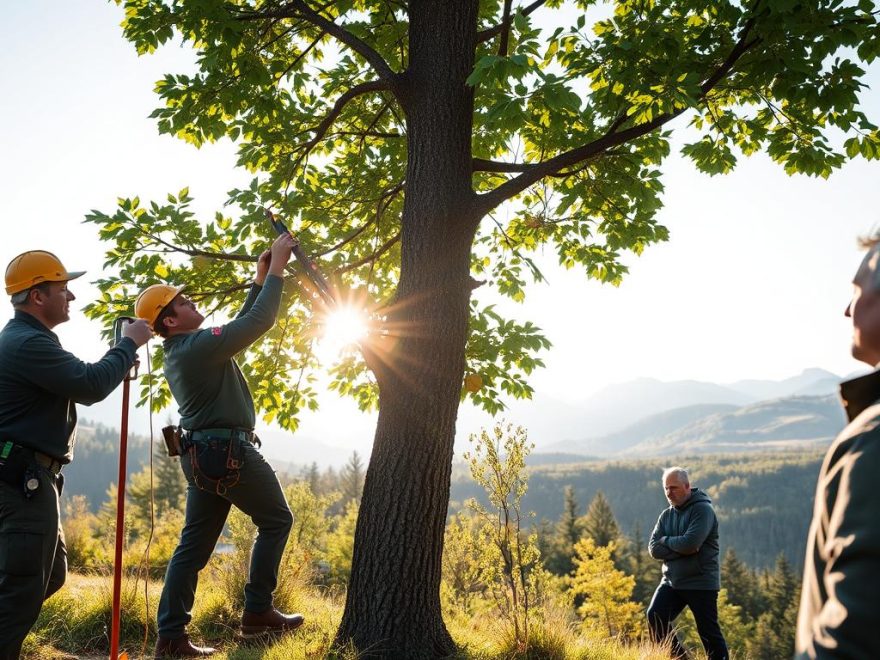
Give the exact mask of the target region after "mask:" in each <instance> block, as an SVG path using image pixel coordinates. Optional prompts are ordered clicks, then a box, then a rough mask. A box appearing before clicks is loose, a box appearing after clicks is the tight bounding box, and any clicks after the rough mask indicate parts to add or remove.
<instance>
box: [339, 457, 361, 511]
mask: <svg viewBox="0 0 880 660" xmlns="http://www.w3.org/2000/svg"><path fill="white" fill-rule="evenodd" d="M339 480H340V482H341V484H340V485H341V486H342V502H343V503H344V504H347V503H348V502H354V503H355V504H360V501H361V492H362V491H363V488H364V462H363V461H362V460H361V457H360V454H358V453H357V452H356V451H353V452H352V453H351V456H350V457H349V458H348V463H346V464H345V466H344V467H343V468H342V472H341V473H340V475H339Z"/></svg>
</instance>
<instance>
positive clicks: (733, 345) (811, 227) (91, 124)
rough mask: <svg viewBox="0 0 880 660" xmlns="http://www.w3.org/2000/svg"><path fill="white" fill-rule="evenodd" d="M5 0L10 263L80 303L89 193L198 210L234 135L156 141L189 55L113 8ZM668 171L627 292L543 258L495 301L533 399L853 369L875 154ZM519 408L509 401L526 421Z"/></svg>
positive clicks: (87, 0)
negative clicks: (527, 367)
mask: <svg viewBox="0 0 880 660" xmlns="http://www.w3.org/2000/svg"><path fill="white" fill-rule="evenodd" d="M7 4H8V6H6V7H5V15H4V21H3V22H2V24H0V40H2V41H0V42H2V43H3V45H4V47H3V49H2V51H0V83H2V89H3V90H4V92H5V93H4V102H3V103H2V104H0V126H2V133H0V153H2V158H0V185H2V195H0V222H2V225H0V226H2V228H3V232H4V236H3V240H2V242H0V245H2V249H0V261H2V262H3V264H5V263H7V262H8V261H9V259H11V258H12V257H13V256H15V255H16V254H18V253H20V252H22V251H24V250H27V249H34V248H41V249H48V250H50V251H53V252H55V253H56V254H58V255H59V256H60V257H61V259H62V261H63V262H64V263H65V265H66V266H67V267H68V268H71V269H82V268H85V269H87V270H88V274H87V276H86V277H85V278H83V280H81V281H78V282H77V283H76V285H75V286H74V287H73V290H74V292H75V293H76V294H77V296H78V300H79V302H82V303H85V302H86V301H88V300H89V299H90V298H91V297H93V296H95V295H96V289H95V288H94V287H92V286H91V285H90V284H89V283H88V282H87V281H84V280H87V279H91V280H94V279H97V278H98V277H99V276H100V272H101V263H102V261H103V259H102V255H103V252H104V249H105V248H104V246H102V245H101V244H100V243H99V241H98V237H97V232H96V231H95V227H94V226H93V225H84V224H82V219H83V217H84V215H85V214H86V213H87V212H88V211H89V210H90V209H100V210H103V211H112V210H113V208H114V207H115V200H116V198H117V196H134V195H139V196H140V198H141V199H142V200H149V199H163V198H164V197H165V195H166V193H168V192H176V191H177V190H179V189H180V188H183V187H184V186H189V188H190V192H191V194H192V195H193V196H194V197H195V200H196V204H195V209H196V210H197V211H199V212H201V213H203V214H205V215H206V216H210V215H212V214H213V212H214V211H215V210H217V209H219V208H220V207H221V205H222V203H223V201H224V200H225V192H226V191H227V190H229V189H231V188H233V187H235V186H237V185H241V184H243V183H244V182H246V181H248V180H249V179H250V177H249V175H248V174H247V173H245V172H241V171H237V170H235V169H234V148H233V147H232V146H231V145H230V144H228V143H223V144H219V145H211V146H209V147H206V148H203V149H201V150H196V149H194V148H193V147H191V146H189V145H186V144H184V143H183V142H180V141H178V140H175V139H173V138H170V137H167V136H163V137H160V136H159V135H158V133H157V130H156V127H155V124H154V122H153V121H152V120H150V119H148V118H147V115H148V114H149V113H150V112H151V111H152V110H153V109H154V108H155V107H156V106H157V105H158V101H157V97H155V95H154V94H153V92H152V88H153V84H154V82H155V81H156V80H158V79H159V78H160V77H161V76H162V75H163V74H164V73H166V72H178V71H183V70H186V69H187V63H188V62H189V61H190V60H191V56H190V55H189V54H188V53H186V52H184V51H182V50H181V49H177V48H172V49H162V50H160V51H159V53H158V54H156V55H153V56H147V57H142V58H138V57H137V56H136V54H135V52H134V49H133V47H131V46H130V45H129V44H128V43H127V42H126V41H124V40H123V38H122V36H121V30H120V29H119V27H118V24H119V22H120V20H121V17H122V11H121V9H119V8H118V7H116V6H115V4H111V3H105V2H100V1H98V0H29V1H28V2H15V3H7ZM871 73H872V75H871V80H872V81H873V83H874V87H875V89H874V90H873V91H870V92H866V93H865V96H864V99H865V102H866V105H867V107H868V109H869V114H870V115H871V116H872V117H873V119H874V120H875V121H877V120H878V119H880V92H878V91H877V90H880V67H878V66H876V65H875V66H874V67H873V69H872V72H871ZM664 171H665V176H664V183H665V185H666V194H665V196H664V201H665V208H664V209H663V211H662V212H661V215H660V218H661V221H662V222H663V223H664V224H665V225H666V226H668V227H669V229H670V231H671V235H672V236H671V240H670V242H669V243H667V244H663V245H660V246H655V247H652V248H650V249H649V250H648V251H647V252H646V253H645V254H644V255H643V256H642V257H641V258H632V259H629V260H628V263H629V264H630V266H631V273H630V275H629V276H628V277H627V278H626V280H625V281H624V283H623V285H622V286H621V287H620V288H617V289H615V288H613V287H609V286H602V285H599V284H596V283H593V282H587V281H586V279H585V278H584V277H583V276H581V275H580V274H579V273H577V272H561V271H560V270H558V269H557V268H555V267H553V266H552V265H550V266H548V267H547V268H546V270H545V272H546V273H547V274H548V276H549V280H550V285H549V286H547V285H544V286H541V287H535V288H533V289H532V295H531V296H530V297H529V298H528V299H527V300H526V303H525V304H524V305H514V304H507V303H502V305H503V307H504V309H505V310H510V311H511V313H513V314H515V315H516V316H517V317H519V318H521V319H531V320H533V321H534V322H535V323H537V324H538V325H539V326H541V327H542V328H544V330H545V331H546V333H547V335H548V336H549V338H550V339H551V341H552V342H553V344H554V348H553V349H552V350H551V351H550V352H549V353H547V354H545V355H544V359H545V361H546V363H547V368H546V369H544V370H542V371H541V372H539V373H537V374H535V375H534V377H533V380H532V382H533V384H534V386H535V388H536V390H537V391H538V392H539V393H540V395H541V396H542V397H543V396H546V397H552V398H557V399H561V400H564V401H567V402H576V401H578V400H581V399H583V398H585V397H586V396H587V395H589V394H590V393H591V392H594V391H596V390H597V389H599V388H601V387H603V386H604V385H607V384H609V383H613V382H620V381H625V380H630V379H633V378H637V377H642V376H645V377H655V378H658V379H661V380H678V379H698V380H709V381H714V382H720V383H723V382H729V381H734V380H737V379H743V378H768V379H782V378H786V377H788V376H792V375H795V374H797V373H799V372H800V371H801V370H802V369H804V368H807V367H822V368H825V369H828V370H830V371H834V372H836V373H838V374H846V373H849V372H851V371H853V370H855V369H858V368H860V367H859V365H858V364H857V363H856V362H855V361H853V360H852V359H851V358H850V357H849V337H850V327H849V324H848V320H847V319H845V318H844V316H843V309H844V307H845V305H846V303H847V301H848V297H849V295H850V290H851V287H850V281H851V277H852V274H853V272H854V271H855V268H856V267H857V265H858V263H859V260H860V254H859V251H858V249H857V246H856V237H857V236H858V235H861V234H865V233H867V232H869V231H870V230H871V229H872V228H874V227H875V226H878V225H880V212H878V209H880V176H878V175H880V164H878V162H877V161H875V162H872V163H866V162H865V161H862V160H859V161H856V162H854V163H851V164H848V165H847V166H846V167H845V168H843V169H842V170H841V171H839V172H837V173H836V174H835V175H833V176H832V178H831V179H830V180H829V181H823V180H821V179H810V178H806V177H795V178H791V177H788V176H786V175H785V174H784V173H783V171H782V170H781V168H780V167H778V166H776V165H774V164H773V163H771V162H769V161H768V159H766V158H765V157H753V158H751V159H748V160H741V161H740V165H739V166H738V168H737V169H736V171H735V172H734V173H733V174H732V175H728V176H723V177H714V178H711V177H708V176H705V175H702V174H700V173H698V172H696V171H695V170H694V168H693V167H692V166H691V165H690V164H688V163H687V162H685V161H683V160H681V159H679V158H676V157H673V158H671V159H670V160H669V161H668V162H667V164H666V165H665V168H664ZM548 257H549V259H548V263H550V262H551V261H552V255H548ZM480 295H485V294H483V293H481V294H480ZM57 331H58V334H59V335H60V337H61V339H62V342H63V343H64V345H65V347H67V348H68V349H70V350H72V351H74V352H75V353H77V355H79V356H80V357H82V358H83V359H86V360H94V359H97V358H98V357H99V356H100V354H101V353H102V348H101V345H100V343H99V341H98V339H97V335H98V328H97V326H96V325H95V324H92V323H89V322H86V321H85V319H84V318H83V317H82V315H81V313H79V312H77V313H75V314H74V319H73V320H72V321H71V322H69V323H67V324H64V325H63V326H59V328H57ZM465 408H466V407H465ZM517 410H518V407H517V404H514V405H513V407H512V409H511V412H510V414H509V417H510V418H511V419H513V420H514V421H516V415H517ZM331 420H332V422H331ZM478 420H479V418H478V416H476V415H473V414H472V413H470V412H468V411H467V410H466V409H464V410H463V415H462V420H461V423H460V425H459V426H460V432H463V433H465V434H466V433H468V432H471V431H473V430H476V429H475V428H474V425H475V424H477V423H479V421H478ZM464 427H467V428H464ZM328 428H333V429H335V431H334V433H330V434H328V433H327V429H328ZM302 434H303V436H304V437H309V436H314V437H320V438H322V439H323V440H324V441H326V442H329V443H331V444H332V443H334V442H336V443H338V444H341V445H345V446H356V447H359V448H361V449H362V450H364V451H367V450H368V444H366V445H365V444H363V443H365V442H366V443H369V441H370V440H371V438H372V426H371V423H370V420H369V419H365V418H364V417H363V416H359V415H358V414H357V412H356V408H355V407H354V406H353V404H349V403H347V402H344V403H340V402H338V401H335V400H334V397H333V395H329V396H328V397H327V398H326V401H325V410H324V412H323V413H319V414H312V415H310V416H309V417H307V418H305V419H304V424H303V430H302ZM328 435H329V436H331V437H328Z"/></svg>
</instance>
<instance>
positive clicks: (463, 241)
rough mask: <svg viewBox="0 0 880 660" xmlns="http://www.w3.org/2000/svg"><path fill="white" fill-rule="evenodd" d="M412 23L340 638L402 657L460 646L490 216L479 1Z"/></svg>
mask: <svg viewBox="0 0 880 660" xmlns="http://www.w3.org/2000/svg"><path fill="white" fill-rule="evenodd" d="M409 18H410V26H409V57H410V60H409V66H408V67H407V70H406V72H405V73H404V74H402V75H401V76H400V77H399V80H398V86H397V92H398V96H399V98H400V100H401V102H402V105H403V108H404V112H405V115H406V123H407V137H408V145H409V148H408V160H407V175H406V198H405V202H404V211H403V218H402V223H403V228H402V234H401V272H400V281H399V286H398V290H397V298H396V301H397V302H396V305H395V306H394V311H393V312H392V313H391V315H390V317H389V326H390V327H392V328H396V329H399V331H400V332H399V334H400V337H399V338H398V339H396V340H389V341H396V344H395V345H394V347H393V348H391V349H390V351H389V352H387V353H384V352H382V351H378V353H379V355H380V357H379V358H378V360H374V364H373V365H371V366H373V368H374V371H376V376H377V380H378V383H379V392H380V394H379V400H380V406H379V421H378V425H377V428H376V435H375V439H374V444H373V452H372V457H371V459H370V465H369V469H368V471H367V475H366V481H365V485H364V493H363V499H362V502H361V508H360V515H359V516H358V523H357V529H356V531H355V546H354V547H355V552H354V557H353V562H352V571H351V579H350V582H349V586H348V595H347V600H346V604H345V612H344V615H343V619H342V623H341V624H340V627H339V631H338V633H337V642H338V643H342V644H344V643H347V642H350V641H351V642H354V644H355V646H356V647H357V648H358V649H359V650H360V651H361V652H365V653H369V654H371V655H377V656H384V657H395V658H400V657H442V656H446V655H449V654H450V653H452V652H454V650H455V646H454V643H453V641H452V638H451V637H450V635H449V633H448V632H447V630H446V627H445V625H444V623H443V618H442V615H441V610H440V596H439V587H440V573H441V553H442V549H443V532H444V528H445V523H446V512H447V507H448V502H449V479H450V470H451V463H452V450H453V441H454V438H455V421H456V416H457V413H458V404H459V395H460V391H461V382H462V377H463V373H464V366H465V359H464V353H465V343H466V340H467V332H468V316H469V301H470V295H471V290H472V280H471V279H470V276H469V271H470V253H471V244H472V242H473V239H474V234H475V231H476V227H477V224H478V222H479V216H480V213H479V211H477V208H476V203H475V202H476V197H475V194H474V192H473V188H472V184H471V175H472V160H471V139H472V128H473V127H472V122H473V91H472V89H471V88H469V87H468V86H467V85H466V84H465V80H466V79H467V77H468V75H469V74H470V72H471V71H472V69H473V65H474V52H475V45H476V25H477V2H476V0H463V1H450V2H429V1H426V0H415V1H413V2H411V3H410V4H409ZM437 63H443V65H442V66H440V67H438V66H437ZM376 362H378V364H376Z"/></svg>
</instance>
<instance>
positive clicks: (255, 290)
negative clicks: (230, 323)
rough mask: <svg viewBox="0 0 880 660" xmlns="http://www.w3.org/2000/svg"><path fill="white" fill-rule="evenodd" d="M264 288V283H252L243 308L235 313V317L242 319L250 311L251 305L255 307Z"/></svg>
mask: <svg viewBox="0 0 880 660" xmlns="http://www.w3.org/2000/svg"><path fill="white" fill-rule="evenodd" d="M262 290H263V287H262V285H260V284H257V283H256V282H254V283H253V284H252V285H251V288H250V289H248V294H247V298H245V299H244V304H243V305H242V306H241V309H240V310H238V314H236V315H235V318H237V319H240V318H241V317H242V316H244V315H245V314H247V313H248V312H249V311H250V309H251V307H253V305H254V303H255V302H256V300H257V296H258V295H260V291H262Z"/></svg>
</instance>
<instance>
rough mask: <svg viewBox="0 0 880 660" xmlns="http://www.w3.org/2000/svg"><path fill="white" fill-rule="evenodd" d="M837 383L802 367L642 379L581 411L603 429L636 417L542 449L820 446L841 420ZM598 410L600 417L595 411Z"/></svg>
mask: <svg viewBox="0 0 880 660" xmlns="http://www.w3.org/2000/svg"><path fill="white" fill-rule="evenodd" d="M840 380H841V378H840V377H839V376H836V375H835V374H832V373H830V372H828V371H824V370H822V369H807V370H805V371H804V372H802V373H801V374H799V375H798V376H795V377H793V378H787V379H785V380H782V381H762V380H743V381H738V382H736V383H731V384H729V385H717V384H714V383H702V382H698V381H678V382H672V383H663V382H661V381H658V380H654V379H639V380H636V381H632V382H629V383H623V384H620V385H615V386H612V387H609V388H605V389H604V390H601V391H600V392H599V393H597V394H596V395H595V396H594V397H592V398H591V399H590V400H589V401H588V402H587V405H586V406H584V408H583V421H584V427H583V428H585V429H597V428H598V429H602V428H607V426H608V420H609V417H610V416H611V415H616V416H617V419H618V420H625V419H627V417H628V419H630V420H632V419H633V418H635V421H633V422H631V423H630V424H629V425H627V426H625V427H623V428H619V429H617V430H614V431H612V432H607V433H601V434H596V435H589V436H586V437H582V438H580V439H575V440H566V441H564V442H558V443H553V444H549V445H547V446H546V447H542V448H541V450H540V451H542V452H548V453H553V452H565V453H568V454H583V455H584V456H600V457H608V456H621V457H624V456H626V457H636V456H638V457H647V456H668V455H675V454H689V455H693V454H707V453H728V452H742V451H762V450H779V449H785V448H794V447H808V446H809V447H813V446H817V445H823V444H826V443H827V442H828V441H830V440H831V438H833V437H834V436H835V435H836V434H837V432H838V431H840V429H841V428H843V426H844V424H845V417H844V414H843V410H842V408H841V406H840V403H839V402H838V401H837V397H836V396H835V395H834V394H833V393H835V392H836V390H837V386H838V384H839V382H840ZM626 401H628V402H629V405H628V409H629V415H628V416H626V417H625V416H624V415H623V412H622V410H621V408H622V405H623V404H624V402H626ZM597 410H601V411H602V414H601V415H596V413H595V411H597ZM633 411H636V412H637V413H639V414H638V415H637V416H636V415H633Z"/></svg>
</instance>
